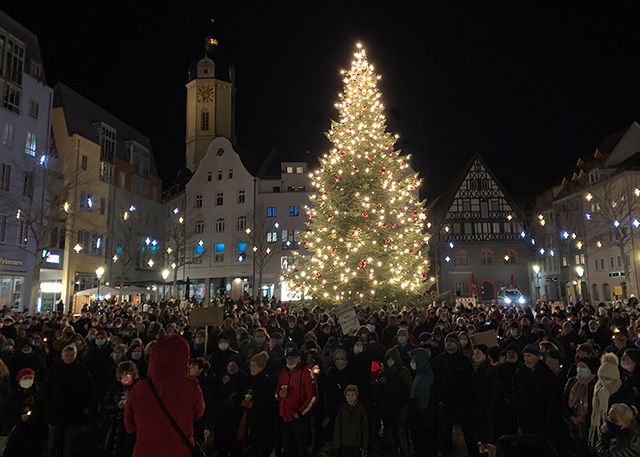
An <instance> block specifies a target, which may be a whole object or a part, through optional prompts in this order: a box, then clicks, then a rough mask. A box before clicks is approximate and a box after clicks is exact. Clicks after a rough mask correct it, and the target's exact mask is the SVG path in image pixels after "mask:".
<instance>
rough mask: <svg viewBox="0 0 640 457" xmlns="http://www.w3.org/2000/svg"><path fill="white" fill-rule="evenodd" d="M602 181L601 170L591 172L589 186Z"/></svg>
mask: <svg viewBox="0 0 640 457" xmlns="http://www.w3.org/2000/svg"><path fill="white" fill-rule="evenodd" d="M599 180H600V169H598V168H596V169H595V170H591V171H590V172H589V184H595V183H597V182H598V181H599Z"/></svg>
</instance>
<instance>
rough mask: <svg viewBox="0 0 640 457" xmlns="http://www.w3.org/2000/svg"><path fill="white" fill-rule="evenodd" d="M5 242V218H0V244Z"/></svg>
mask: <svg viewBox="0 0 640 457" xmlns="http://www.w3.org/2000/svg"><path fill="white" fill-rule="evenodd" d="M6 241H7V216H0V243H5V242H6Z"/></svg>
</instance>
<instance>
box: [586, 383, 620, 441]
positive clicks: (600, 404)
mask: <svg viewBox="0 0 640 457" xmlns="http://www.w3.org/2000/svg"><path fill="white" fill-rule="evenodd" d="M621 385H622V381H621V380H619V379H618V380H616V381H615V382H613V383H612V384H611V386H609V387H606V386H604V385H603V384H602V383H601V381H600V380H598V382H596V385H595V387H594V389H593V404H592V407H593V410H592V411H591V425H590V427H589V443H590V444H592V445H594V446H595V444H596V442H597V441H598V440H599V439H600V435H601V434H602V432H601V430H600V426H601V425H602V424H603V423H604V422H605V421H606V420H607V413H608V412H609V397H611V395H613V394H615V393H616V392H617V391H618V389H620V386H621Z"/></svg>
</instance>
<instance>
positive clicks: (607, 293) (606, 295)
mask: <svg viewBox="0 0 640 457" xmlns="http://www.w3.org/2000/svg"><path fill="white" fill-rule="evenodd" d="M602 299H603V300H611V286H609V284H607V283H606V282H605V283H604V284H602Z"/></svg>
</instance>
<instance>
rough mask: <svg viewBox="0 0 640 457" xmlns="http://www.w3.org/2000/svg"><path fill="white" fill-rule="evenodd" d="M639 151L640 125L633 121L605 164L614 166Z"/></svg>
mask: <svg viewBox="0 0 640 457" xmlns="http://www.w3.org/2000/svg"><path fill="white" fill-rule="evenodd" d="M638 152H640V125H638V123H637V122H633V123H632V124H631V125H630V126H629V128H628V129H627V131H626V132H625V133H624V135H623V136H622V138H620V141H618V144H616V145H615V147H614V148H613V150H612V151H611V154H610V155H609V157H608V158H607V160H606V162H605V165H606V166H607V167H614V166H616V165H619V164H621V163H622V162H624V161H625V160H627V159H628V158H629V157H631V156H632V155H634V154H636V153H638Z"/></svg>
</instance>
